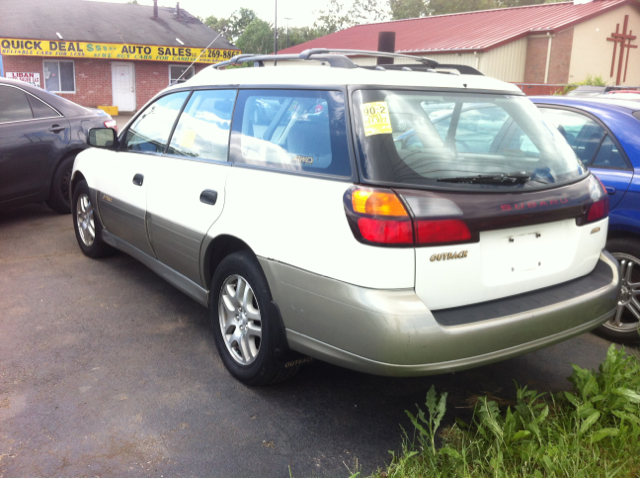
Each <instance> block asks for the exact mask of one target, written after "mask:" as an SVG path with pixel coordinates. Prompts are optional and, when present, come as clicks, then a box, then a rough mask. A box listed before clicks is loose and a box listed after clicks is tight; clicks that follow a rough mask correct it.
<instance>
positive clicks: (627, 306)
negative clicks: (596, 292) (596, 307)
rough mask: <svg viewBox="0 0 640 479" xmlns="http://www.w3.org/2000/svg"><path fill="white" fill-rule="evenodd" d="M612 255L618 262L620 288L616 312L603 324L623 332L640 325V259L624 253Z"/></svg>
mask: <svg viewBox="0 0 640 479" xmlns="http://www.w3.org/2000/svg"><path fill="white" fill-rule="evenodd" d="M613 256H614V257H615V258H616V259H617V260H618V261H619V262H620V269H619V271H620V279H621V283H622V288H621V292H620V297H619V299H618V308H617V309H616V314H615V316H614V317H613V318H611V319H610V320H609V321H608V322H607V323H606V324H605V326H606V327H607V328H609V329H611V330H613V331H617V332H621V333H625V332H629V331H634V330H637V329H638V326H639V325H640V260H639V259H638V258H636V257H635V256H632V255H629V254H626V253H613Z"/></svg>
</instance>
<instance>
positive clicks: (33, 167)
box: [0, 85, 70, 203]
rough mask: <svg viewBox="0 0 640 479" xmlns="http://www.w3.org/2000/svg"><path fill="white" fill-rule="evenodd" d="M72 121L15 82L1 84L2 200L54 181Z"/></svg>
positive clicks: (37, 190)
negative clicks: (53, 176)
mask: <svg viewBox="0 0 640 479" xmlns="http://www.w3.org/2000/svg"><path fill="white" fill-rule="evenodd" d="M69 132H70V129H69V122H68V121H67V120H66V119H65V118H64V117H63V116H61V115H60V114H59V113H58V112H57V111H55V110H54V109H52V108H50V107H49V106H47V105H46V104H45V103H43V102H42V101H40V100H38V99H37V98H35V97H33V96H32V95H30V94H29V93H27V92H25V91H24V90H22V89H21V88H18V87H16V86H13V85H0V203H4V202H7V201H12V200H19V199H20V198H26V197H29V196H35V195H38V194H40V193H42V192H43V190H44V189H45V188H47V187H48V186H49V185H50V183H51V175H52V173H53V166H54V164H55V161H56V159H57V158H58V156H59V155H60V153H61V152H62V150H63V149H64V148H65V147H66V146H67V144H68V143H69V136H70V133H69Z"/></svg>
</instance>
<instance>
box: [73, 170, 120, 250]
mask: <svg viewBox="0 0 640 479" xmlns="http://www.w3.org/2000/svg"><path fill="white" fill-rule="evenodd" d="M72 213H73V229H74V230H75V233H76V239H77V240H78V245H79V246H80V249H81V250H82V252H83V253H84V254H85V255H87V256H89V257H90V258H99V257H101V256H105V255H106V254H108V253H110V252H111V251H113V250H112V248H111V247H110V246H109V245H108V244H106V243H105V242H103V241H102V226H101V225H100V220H99V219H98V217H97V215H96V212H95V210H94V206H93V203H92V201H91V194H90V193H89V186H88V185H87V182H86V181H84V180H82V181H81V182H79V183H78V184H77V186H76V189H75V190H74V191H73V203H72Z"/></svg>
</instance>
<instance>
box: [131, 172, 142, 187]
mask: <svg viewBox="0 0 640 479" xmlns="http://www.w3.org/2000/svg"><path fill="white" fill-rule="evenodd" d="M143 181H144V175H141V174H140V173H138V174H137V175H135V176H134V177H133V181H132V183H133V184H134V185H136V186H142V182H143Z"/></svg>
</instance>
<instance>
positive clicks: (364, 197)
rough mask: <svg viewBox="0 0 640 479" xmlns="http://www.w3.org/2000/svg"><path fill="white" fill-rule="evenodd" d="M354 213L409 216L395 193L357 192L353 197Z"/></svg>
mask: <svg viewBox="0 0 640 479" xmlns="http://www.w3.org/2000/svg"><path fill="white" fill-rule="evenodd" d="M351 204H352V205H353V211H354V212H355V213H359V214H365V215H374V216H409V215H408V214H407V210H405V208H404V206H403V205H402V202H401V201H400V200H399V199H398V197H397V196H396V195H395V194H393V193H384V192H381V191H372V190H360V189H358V190H355V191H354V192H353V193H352V195H351Z"/></svg>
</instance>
